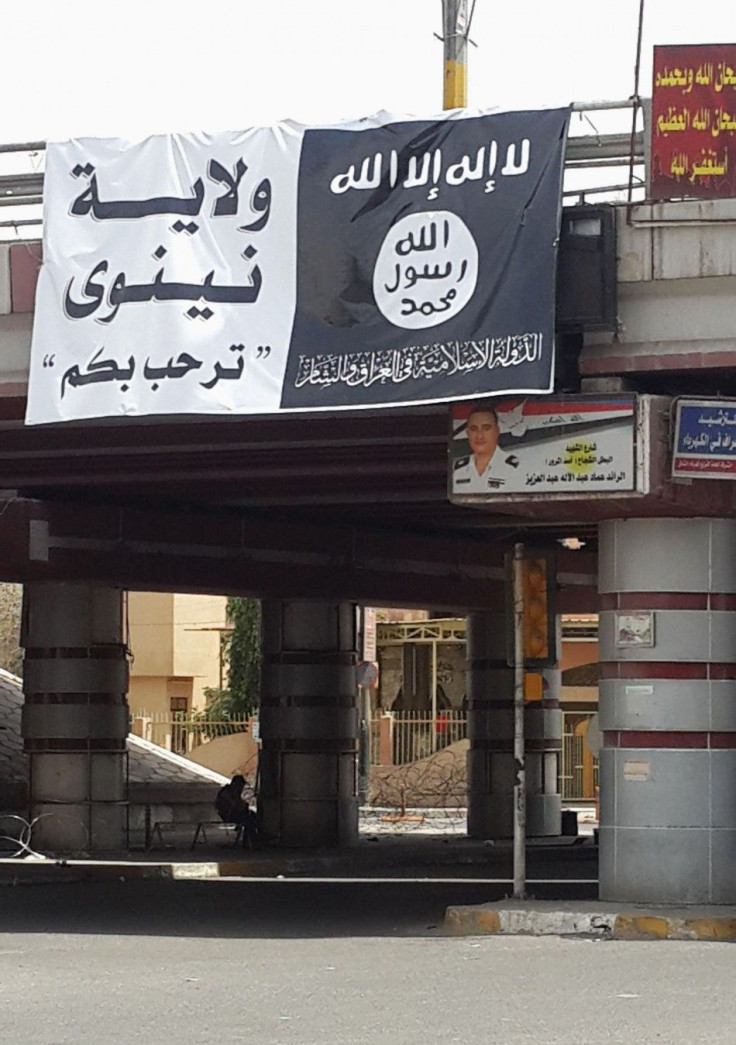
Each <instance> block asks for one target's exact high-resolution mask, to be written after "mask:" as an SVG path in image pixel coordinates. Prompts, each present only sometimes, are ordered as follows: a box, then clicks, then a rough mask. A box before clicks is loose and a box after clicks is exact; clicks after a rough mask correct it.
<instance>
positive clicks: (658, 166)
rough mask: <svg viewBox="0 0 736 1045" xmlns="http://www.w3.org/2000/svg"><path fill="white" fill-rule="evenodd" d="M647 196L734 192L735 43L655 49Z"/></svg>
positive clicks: (670, 196) (714, 194)
mask: <svg viewBox="0 0 736 1045" xmlns="http://www.w3.org/2000/svg"><path fill="white" fill-rule="evenodd" d="M649 174H650V177H649V181H650V185H649V196H650V198H651V199H655V200H663V199H664V200H666V199H671V198H672V197H673V196H700V197H706V198H707V197H711V198H713V197H717V196H736V44H677V45H671V46H665V47H655V48H654V85H653V89H652V139H651V161H650V172H649Z"/></svg>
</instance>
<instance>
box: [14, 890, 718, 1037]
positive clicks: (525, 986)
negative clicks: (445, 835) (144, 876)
mask: <svg viewBox="0 0 736 1045" xmlns="http://www.w3.org/2000/svg"><path fill="white" fill-rule="evenodd" d="M487 892H488V890H487V887H485V886H482V885H475V884H472V883H468V882H459V883H454V884H447V883H437V882H429V883H406V884H405V883H399V882H389V883H386V882H368V883H363V882H353V883H343V882H336V881H329V882H309V881H304V880H299V881H289V880H285V881H270V882H244V881H239V880H234V881H220V882H192V883H188V882H186V883H185V882H155V881H148V882H144V881H141V882H128V883H122V882H120V883H109V884H106V885H66V886H18V887H15V888H12V887H5V888H3V889H0V929H1V930H2V931H1V932H0V1040H2V1041H3V1042H8V1043H13V1045H15V1043H19V1045H25V1043H29V1045H30V1043H33V1045H41V1043H43V1045H66V1043H69V1045H88V1043H89V1045H92V1043H94V1045H112V1043H115V1045H118V1043H124V1045H128V1043H130V1045H138V1043H143V1042H145V1043H146V1045H156V1043H158V1042H165V1041H176V1042H177V1043H178V1045H179V1043H181V1045H189V1043H192V1045H194V1043H197V1045H209V1043H218V1045H228V1043H230V1042H254V1043H257V1045H290V1043H298V1045H333V1043H334V1045H358V1043H360V1045H378V1043H380V1045H435V1043H437V1045H439V1043H442V1045H445V1043H473V1045H475V1043H479V1045H480V1043H487V1042H491V1043H504V1045H516V1043H519V1045H526V1043H534V1045H546V1043H550V1045H552V1043H554V1045H578V1043H579V1045H598V1043H603V1042H606V1043H608V1042H621V1043H624V1042H625V1043H627V1045H629V1043H631V1042H637V1043H640V1045H641V1043H644V1045H646V1043H650V1042H651V1043H655V1042H656V1043H672V1045H674V1043H683V1045H684V1043H687V1045H692V1043H699V1042H707V1043H720V1042H723V1043H729V1045H732V1043H733V1042H734V1041H736V1030H735V1029H734V1028H736V996H735V992H734V991H733V982H734V974H735V973H736V949H734V948H733V947H732V946H731V945H730V944H716V943H696V942H693V943H667V942H657V943H624V942H618V941H615V942H597V941H595V942H594V941H588V940H558V939H530V938H521V937H518V938H475V939H474V938H462V939H454V938H448V937H443V936H442V935H441V930H440V928H439V926H440V919H441V915H442V912H443V910H444V906H445V904H447V903H459V902H477V901H479V900H482V899H485V898H487V895H486V894H487Z"/></svg>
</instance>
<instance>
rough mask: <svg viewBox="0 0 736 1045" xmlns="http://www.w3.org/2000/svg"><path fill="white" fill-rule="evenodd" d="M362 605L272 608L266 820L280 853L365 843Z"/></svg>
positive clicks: (273, 604) (265, 722)
mask: <svg viewBox="0 0 736 1045" xmlns="http://www.w3.org/2000/svg"><path fill="white" fill-rule="evenodd" d="M356 623H357V620H356V612H355V607H354V606H353V605H352V604H351V603H347V602H331V603H319V602H306V601H288V602H282V601H274V600H271V601H266V602H264V604H263V666H262V672H261V710H260V723H261V742H262V749H261V757H260V791H259V814H260V817H261V830H262V833H263V837H264V839H265V840H266V841H267V842H269V843H271V844H273V845H281V846H317V845H342V844H348V843H351V842H354V841H357V837H358V795H357V737H358V706H357V686H356V680H355V665H356V662H357V654H356V650H357V632H356Z"/></svg>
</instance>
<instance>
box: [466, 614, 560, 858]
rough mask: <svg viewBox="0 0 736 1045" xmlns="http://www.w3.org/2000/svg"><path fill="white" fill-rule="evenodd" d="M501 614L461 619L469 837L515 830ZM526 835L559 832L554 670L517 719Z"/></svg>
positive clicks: (510, 709) (510, 681) (509, 690)
mask: <svg viewBox="0 0 736 1045" xmlns="http://www.w3.org/2000/svg"><path fill="white" fill-rule="evenodd" d="M506 629H507V624H506V611H505V609H504V610H503V611H499V612H495V613H474V614H472V615H471V616H470V617H468V629H467V642H468V646H467V650H468V737H469V739H470V747H469V750H468V834H469V835H470V837H471V838H511V837H512V836H513V833H514V782H515V779H516V770H515V766H514V753H513V752H514V672H513V668H510V667H509V666H508V664H507V660H506V658H507V638H506V635H507V630H506ZM524 719H525V731H526V770H527V835H528V836H529V837H532V838H533V837H542V836H550V835H559V834H560V831H561V803H560V794H559V791H558V773H559V757H560V749H561V744H562V740H561V737H562V732H561V730H562V719H561V713H560V710H559V671H558V670H557V669H553V670H552V669H551V670H550V671H549V672H545V688H544V693H543V699H542V700H541V701H535V702H530V703H528V704H527V706H526V709H525V714H524Z"/></svg>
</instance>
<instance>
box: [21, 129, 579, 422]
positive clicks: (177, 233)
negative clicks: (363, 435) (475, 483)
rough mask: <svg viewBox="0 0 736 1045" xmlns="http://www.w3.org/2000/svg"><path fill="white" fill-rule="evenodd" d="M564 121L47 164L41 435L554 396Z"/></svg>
mask: <svg viewBox="0 0 736 1045" xmlns="http://www.w3.org/2000/svg"><path fill="white" fill-rule="evenodd" d="M567 120H568V111H567V110H549V111H543V112H519V113H498V114H489V115H480V116H474V115H470V114H467V113H459V114H458V113H456V114H452V115H450V116H448V117H442V118H436V119H432V120H422V121H420V120H415V119H409V118H404V117H396V116H390V115H389V114H381V115H380V116H377V117H372V118H370V119H366V120H360V121H356V122H354V123H347V124H342V125H340V126H338V127H330V128H320V129H317V128H315V129H305V128H302V127H299V126H297V125H295V124H291V123H284V124H279V125H278V126H276V127H272V128H262V129H257V130H249V131H245V132H242V133H232V134H220V135H215V136H207V135H161V136H156V137H152V138H148V139H146V140H145V141H143V142H139V143H135V144H131V143H127V142H122V141H119V140H116V139H77V140H74V141H70V142H64V143H59V144H50V145H49V147H48V150H47V168H46V178H45V194H44V264H43V268H42V271H41V275H40V279H39V289H38V295H37V302H36V314H35V320H34V332H33V346H32V352H31V374H30V381H29V395H28V411H27V417H26V421H27V423H29V424H38V423H45V422H53V421H61V420H73V419H78V418H91V417H106V416H142V415H149V414H195V413H225V414H266V413H275V412H278V411H281V410H294V409H300V410H305V409H306V410H320V409H339V408H355V407H362V406H381V405H399V404H408V403H422V402H441V401H446V400H458V399H463V398H467V397H470V396H476V395H479V394H486V395H493V394H497V393H508V392H545V391H549V390H550V388H551V383H552V367H553V356H554V351H553V333H554V273H555V262H556V241H557V234H558V225H559V209H560V183H561V177H562V164H563V149H564V137H565V132H566V128H567Z"/></svg>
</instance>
